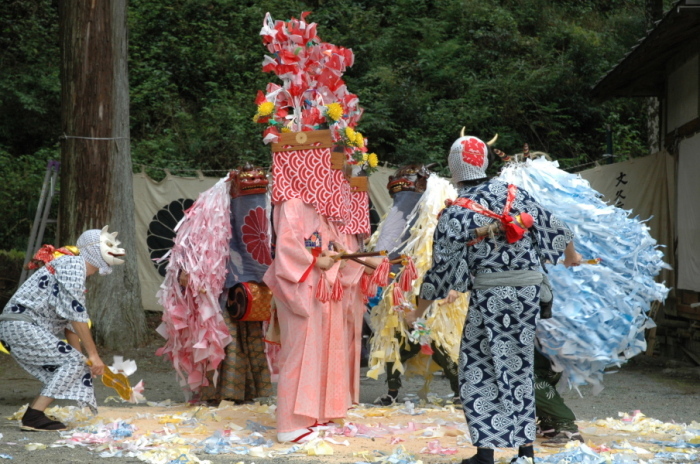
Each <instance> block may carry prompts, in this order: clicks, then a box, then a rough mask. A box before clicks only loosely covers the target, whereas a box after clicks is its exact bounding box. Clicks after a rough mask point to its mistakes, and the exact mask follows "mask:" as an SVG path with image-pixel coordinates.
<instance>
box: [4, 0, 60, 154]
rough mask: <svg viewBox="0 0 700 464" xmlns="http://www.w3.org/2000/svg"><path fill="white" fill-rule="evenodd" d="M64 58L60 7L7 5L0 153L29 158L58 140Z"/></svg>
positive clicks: (46, 0) (45, 1)
mask: <svg viewBox="0 0 700 464" xmlns="http://www.w3.org/2000/svg"><path fill="white" fill-rule="evenodd" d="M60 56H61V53H60V50H59V46H58V10H57V6H56V4H55V2H52V1H50V0H33V1H12V2H3V6H2V8H0V69H1V70H2V72H0V148H5V149H7V150H8V151H9V152H10V153H12V154H13V155H14V154H18V155H19V154H22V155H24V154H29V153H34V152H35V151H37V150H39V149H41V148H44V147H47V146H52V145H53V144H54V143H55V142H56V141H57V140H58V135H59V134H60V126H59V101H60V95H59V94H60V89H61V86H60V81H59V64H60Z"/></svg>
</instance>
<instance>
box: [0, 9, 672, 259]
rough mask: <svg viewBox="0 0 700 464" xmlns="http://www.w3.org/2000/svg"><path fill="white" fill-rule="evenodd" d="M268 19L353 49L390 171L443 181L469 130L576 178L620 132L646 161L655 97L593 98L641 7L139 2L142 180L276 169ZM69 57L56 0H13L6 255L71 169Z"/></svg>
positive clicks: (637, 25) (2, 104) (374, 140)
mask: <svg viewBox="0 0 700 464" xmlns="http://www.w3.org/2000/svg"><path fill="white" fill-rule="evenodd" d="M670 3H671V2H669V1H667V2H665V7H666V8H668V7H669V6H670ZM267 11H269V12H271V14H272V16H273V18H274V19H289V18H290V17H292V16H296V17H299V14H300V13H301V12H302V11H311V12H312V14H311V16H309V18H308V19H309V20H310V21H314V22H317V23H318V25H319V26H318V31H319V35H320V36H321V38H322V39H323V40H324V41H327V42H331V43H335V44H337V45H342V46H344V47H348V48H352V50H353V51H354V52H355V65H354V66H353V67H352V68H350V69H349V70H348V72H347V73H346V74H345V78H346V82H347V84H348V88H349V89H350V91H351V92H354V93H357V94H358V95H359V97H360V102H361V105H362V106H363V107H364V108H365V115H364V116H363V119H362V121H361V122H360V126H359V129H360V130H361V131H362V133H363V134H365V135H366V136H367V137H368V140H369V147H370V150H371V151H374V152H376V153H377V154H378V155H379V158H380V160H381V161H382V162H388V163H391V164H394V165H399V164H405V163H408V162H424V163H428V162H438V163H439V165H440V166H441V167H442V169H444V168H445V167H446V163H445V161H446V153H447V151H448V149H449V146H450V145H451V144H452V142H453V141H454V139H455V138H456V137H457V136H458V134H459V130H460V129H461V127H462V126H466V128H467V132H468V133H470V134H474V135H478V136H481V137H482V138H487V139H490V138H491V136H492V135H493V134H495V133H498V134H499V142H498V147H499V148H500V149H502V150H504V151H506V152H507V153H514V152H518V151H521V149H522V146H523V143H525V142H527V143H529V144H530V147H531V149H533V150H541V151H546V152H548V153H550V154H551V155H552V157H553V158H555V159H558V160H559V161H560V164H561V165H562V166H563V167H564V168H572V167H575V166H579V165H584V164H586V163H591V162H593V161H596V160H602V155H603V154H604V153H606V142H607V141H606V129H607V128H609V129H610V131H611V135H612V143H613V147H614V151H615V153H616V154H617V156H618V158H616V159H624V158H626V157H635V156H642V155H645V154H647V153H648V145H647V133H646V131H647V129H646V108H645V106H644V105H645V102H644V101H642V100H640V99H630V100H624V99H619V100H614V101H610V102H596V101H593V100H592V99H591V98H590V89H591V87H592V85H594V84H595V82H596V81H597V80H598V79H600V78H601V77H602V76H603V75H604V74H605V73H606V72H607V71H608V70H609V69H611V68H612V66H613V65H614V64H615V63H616V62H617V61H619V60H620V58H621V57H623V56H624V54H625V53H627V51H628V50H629V49H630V47H631V46H632V45H634V43H635V42H636V41H637V40H638V39H639V38H641V37H643V36H644V34H645V30H646V28H647V25H648V18H647V17H646V16H645V1H644V0H559V1H553V0H354V1H349V0H316V1H298V0H288V1H285V2H279V1H272V0H256V1H241V0H131V1H130V3H129V82H130V84H129V85H130V98H131V153H132V158H133V163H134V169H135V170H140V169H141V165H145V166H150V167H154V168H167V169H169V170H170V171H172V172H174V173H178V172H186V171H187V170H190V169H202V170H222V172H221V173H220V174H221V175H223V170H227V169H231V168H233V167H235V166H237V165H239V164H240V163H242V162H245V161H251V162H254V163H258V164H262V165H268V164H269V161H270V152H269V147H266V146H265V145H263V144H262V142H261V132H262V127H261V126H259V125H257V124H255V123H254V122H253V120H252V116H253V114H254V113H255V110H256V107H255V104H254V98H255V94H256V92H257V90H259V89H260V90H264V88H265V86H266V84H267V83H268V82H269V81H270V80H275V79H276V78H275V77H273V76H270V75H267V74H264V73H263V72H262V71H261V63H262V58H263V55H264V54H265V53H266V49H265V48H264V47H263V45H262V42H261V40H260V37H259V35H258V34H259V31H260V27H261V25H262V20H263V16H264V14H265V13H266V12H267ZM60 59H61V52H60V48H59V34H58V0H6V1H4V2H3V6H2V8H0V182H2V187H0V211H1V212H2V214H3V226H2V227H0V250H6V251H5V252H4V253H5V255H7V254H8V253H9V254H10V255H12V254H13V253H14V254H19V253H22V252H21V251H7V250H24V249H25V248H26V243H27V239H28V236H29V232H30V229H31V222H32V221H33V218H34V213H35V211H36V208H37V203H38V201H39V193H40V191H41V184H42V181H43V178H44V173H45V169H46V163H47V161H48V160H50V159H56V160H58V159H60V138H59V137H60V136H61V133H60V116H59V115H60V107H59V105H60V75H59V74H60V73H59V68H60ZM147 172H148V173H149V175H151V176H152V177H154V178H156V179H158V178H162V176H163V171H161V170H159V169H148V171H147ZM190 174H191V173H190ZM87 181H89V179H86V182H87ZM50 234H51V230H50V229H49V230H48V231H47V236H49V237H50Z"/></svg>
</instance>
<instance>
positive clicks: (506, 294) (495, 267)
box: [421, 180, 573, 448]
mask: <svg viewBox="0 0 700 464" xmlns="http://www.w3.org/2000/svg"><path fill="white" fill-rule="evenodd" d="M507 189H508V184H507V183H505V182H502V181H498V180H490V181H487V182H484V183H482V184H479V185H477V186H473V187H466V188H463V189H461V190H460V192H459V196H460V197H464V198H469V199H472V200H474V201H476V202H477V203H480V204H481V205H482V206H484V207H485V208H487V209H489V210H491V211H493V212H495V213H499V214H500V213H501V212H502V210H503V207H504V205H505V203H506V197H507ZM521 212H527V213H529V214H530V215H531V216H532V217H533V219H534V225H533V227H532V229H531V231H530V233H526V234H525V236H524V237H523V238H522V239H521V240H519V241H517V242H515V243H513V244H509V243H508V242H507V241H506V238H505V236H504V235H502V234H500V235H499V234H497V235H495V236H492V237H486V238H485V239H483V240H481V241H479V242H476V243H472V244H470V245H468V243H469V242H472V241H473V240H474V239H475V238H476V237H475V235H474V229H476V228H478V227H481V226H484V225H488V224H490V223H491V222H493V221H494V219H491V218H489V217H487V216H484V215H482V214H479V213H476V212H474V211H472V210H470V209H466V208H464V207H461V206H457V205H452V206H449V207H447V208H446V209H445V210H444V211H443V213H442V216H441V217H440V220H439V222H438V225H437V228H436V230H435V235H434V244H433V266H432V268H431V269H430V270H429V271H428V272H427V273H426V275H425V279H424V281H423V284H422V287H421V297H422V298H424V299H426V300H437V299H442V298H445V297H446V296H447V294H448V292H449V290H451V289H452V290H456V291H458V292H467V291H470V290H471V303H470V306H469V313H468V316H467V323H466V324H465V326H464V332H463V334H462V344H461V347H460V357H459V386H460V397H461V399H462V403H463V405H464V411H465V415H466V419H467V423H468V425H469V430H470V433H471V439H472V443H473V444H474V445H475V446H477V447H481V448H514V447H518V446H520V445H524V444H529V443H532V442H533V441H534V440H535V398H534V389H533V356H534V339H535V323H536V320H537V318H538V314H539V303H540V286H539V285H524V286H493V287H490V288H485V289H483V288H477V289H472V280H473V277H475V276H477V275H480V274H488V273H498V272H504V271H541V263H540V259H539V257H538V254H539V255H541V256H542V258H543V261H545V262H546V261H550V262H552V263H556V262H557V261H558V259H559V258H560V257H561V255H562V254H563V252H564V249H565V248H566V246H567V244H568V243H569V242H570V241H571V240H572V239H573V234H572V233H571V231H570V230H569V229H568V227H567V226H566V225H565V224H564V223H563V222H561V221H560V220H558V219H557V218H556V217H555V216H553V215H552V214H551V213H549V212H548V211H547V210H545V209H544V208H542V207H541V206H540V205H539V204H538V203H536V202H535V201H534V200H533V199H532V197H531V196H530V195H529V194H528V193H527V192H526V191H525V190H522V189H518V190H517V193H516V197H515V200H514V202H513V206H512V209H511V215H512V216H514V217H515V216H516V215H517V214H518V213H521ZM535 242H536V243H535Z"/></svg>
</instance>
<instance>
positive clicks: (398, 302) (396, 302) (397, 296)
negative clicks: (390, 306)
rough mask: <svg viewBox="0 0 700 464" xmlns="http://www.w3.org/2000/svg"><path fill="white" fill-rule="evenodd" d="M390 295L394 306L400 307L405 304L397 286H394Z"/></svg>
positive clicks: (404, 299)
mask: <svg viewBox="0 0 700 464" xmlns="http://www.w3.org/2000/svg"><path fill="white" fill-rule="evenodd" d="M391 295H392V297H393V298H394V306H401V305H402V304H404V303H405V302H406V298H404V296H403V292H402V291H401V289H400V288H399V286H398V285H394V291H393V292H392V294H391Z"/></svg>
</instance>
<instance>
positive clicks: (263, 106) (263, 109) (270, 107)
mask: <svg viewBox="0 0 700 464" xmlns="http://www.w3.org/2000/svg"><path fill="white" fill-rule="evenodd" d="M274 110H275V104H274V103H272V102H268V101H266V102H263V103H260V104H259V105H258V114H259V115H260V116H269V115H271V114H272V112H273V111H274Z"/></svg>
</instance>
